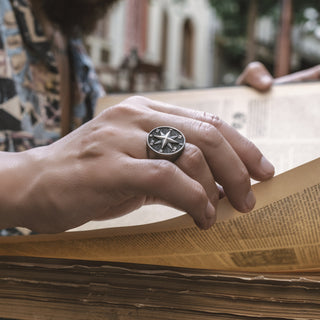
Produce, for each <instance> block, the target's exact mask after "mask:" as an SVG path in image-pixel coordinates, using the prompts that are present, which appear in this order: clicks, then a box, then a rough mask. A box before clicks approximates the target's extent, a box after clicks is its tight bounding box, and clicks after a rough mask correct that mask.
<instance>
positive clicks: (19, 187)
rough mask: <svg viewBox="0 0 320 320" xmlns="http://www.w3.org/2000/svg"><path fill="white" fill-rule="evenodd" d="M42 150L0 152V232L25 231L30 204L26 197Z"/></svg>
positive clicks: (39, 168)
mask: <svg viewBox="0 0 320 320" xmlns="http://www.w3.org/2000/svg"><path fill="white" fill-rule="evenodd" d="M41 149H42V147H41V148H35V149H32V150H28V151H24V152H19V153H10V152H0V176H1V182H0V204H1V206H0V228H11V227H28V220H29V218H30V214H31V213H32V211H31V210H30V208H32V206H33V205H32V202H34V201H35V200H36V199H34V198H30V197H29V196H28V195H29V193H30V189H32V188H33V186H34V184H35V181H36V179H37V176H38V173H39V171H41V166H42V163H43V161H42V160H43V156H42V155H43V152H42V150H41Z"/></svg>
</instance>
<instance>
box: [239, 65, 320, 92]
mask: <svg viewBox="0 0 320 320" xmlns="http://www.w3.org/2000/svg"><path fill="white" fill-rule="evenodd" d="M319 79H320V65H317V66H315V67H312V68H310V69H305V70H302V71H299V72H295V73H292V74H289V75H286V76H283V77H279V78H273V77H272V76H271V74H270V73H269V71H268V70H267V69H266V67H265V66H264V65H263V64H262V63H260V62H251V63H249V64H248V65H247V67H246V68H245V69H244V70H243V72H242V73H241V74H240V76H239V78H238V79H237V81H236V84H238V85H243V84H244V85H249V86H251V87H253V88H255V89H256V90H258V91H261V92H266V91H268V90H270V88H271V87H272V85H273V84H281V83H292V82H301V81H312V80H314V81H315V80H319Z"/></svg>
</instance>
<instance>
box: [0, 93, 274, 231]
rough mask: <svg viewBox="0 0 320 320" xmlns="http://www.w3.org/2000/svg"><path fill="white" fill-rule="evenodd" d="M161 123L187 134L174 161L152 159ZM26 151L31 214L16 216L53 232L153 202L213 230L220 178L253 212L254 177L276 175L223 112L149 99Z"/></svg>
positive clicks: (129, 102) (22, 201)
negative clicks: (150, 142) (152, 135)
mask: <svg viewBox="0 0 320 320" xmlns="http://www.w3.org/2000/svg"><path fill="white" fill-rule="evenodd" d="M161 125H164V126H172V127H175V128H177V129H178V130H180V131H182V132H183V133H184V135H185V137H186V140H187V144H186V147H185V149H184V151H183V153H182V155H181V156H180V157H179V158H178V159H177V160H176V162H175V163H171V162H169V161H166V160H159V159H156V160H151V159H147V153H146V138H147V134H148V132H149V131H151V130H152V129H153V128H155V127H157V126H161ZM27 155H28V157H27V158H29V164H28V165H27V166H28V167H29V169H28V173H26V174H25V175H26V177H27V178H26V180H28V181H27V183H24V189H23V191H21V189H20V191H21V192H22V195H20V196H19V206H18V207H19V208H23V211H24V215H23V216H21V215H20V217H19V219H20V220H19V219H16V221H19V224H20V226H24V227H28V228H30V229H32V230H35V231H38V232H50V233H51V232H60V231H63V230H66V229H70V228H73V227H76V226H79V225H81V224H83V223H85V222H87V221H90V220H95V219H99V220H100V219H110V218H113V217H117V216H120V215H123V214H126V213H128V212H130V211H132V210H134V209H137V208H139V207H141V206H142V205H146V204H152V203H162V204H165V205H169V206H172V207H175V208H178V209H180V210H183V211H185V212H187V213H189V214H190V215H191V216H192V217H193V219H194V220H195V222H196V224H197V225H198V226H199V227H200V228H204V229H207V228H209V227H210V226H211V225H212V224H213V223H214V222H215V220H216V208H217V205H218V199H219V190H218V187H217V185H216V182H218V183H219V184H220V185H222V186H223V188H224V192H225V194H226V196H227V197H228V198H229V200H230V202H231V204H232V205H233V206H234V207H235V208H236V209H238V210H239V211H241V212H247V211H250V210H251V209H252V208H253V207H254V204H255V197H254V195H253V193H252V191H251V185H250V177H253V178H254V179H257V180H266V179H269V178H271V177H272V176H273V174H274V168H273V166H272V165H271V164H270V163H269V162H268V161H267V160H266V159H265V158H264V157H263V155H262V154H261V152H260V151H259V150H258V149H257V147H256V146H254V145H253V144H252V143H251V142H249V141H248V140H247V139H246V138H244V137H243V136H241V135H240V134H239V133H238V132H237V131H236V130H235V129H233V128H232V127H230V126H229V125H227V124H226V123H225V122H223V121H222V120H220V119H219V118H218V117H215V116H214V115H212V114H209V113H204V112H199V111H195V110H190V109H184V108H180V107H176V106H172V105H168V104H164V103H161V102H157V101H153V100H149V99H147V98H143V97H131V98H129V99H126V100H124V101H123V102H121V103H120V104H118V105H116V106H113V107H111V108H109V109H107V110H105V111H104V112H102V113H101V114H100V115H99V116H98V117H96V118H95V119H93V120H91V121H90V122H88V123H86V124H85V125H83V126H82V127H80V128H78V129H77V130H75V131H74V132H72V133H71V134H69V135H67V136H66V137H64V138H62V139H61V140H59V141H57V142H56V143H54V144H52V145H49V146H46V147H41V148H36V149H33V150H30V151H27ZM30 159H31V160H30ZM30 162H31V164H30ZM25 165H26V164H25ZM0 216H1V215H0Z"/></svg>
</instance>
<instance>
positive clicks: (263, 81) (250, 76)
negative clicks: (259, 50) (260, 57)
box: [236, 61, 273, 92]
mask: <svg viewBox="0 0 320 320" xmlns="http://www.w3.org/2000/svg"><path fill="white" fill-rule="evenodd" d="M236 84H237V85H243V84H244V85H248V86H250V87H252V88H254V89H256V90H258V91H261V92H265V91H268V90H269V89H270V88H271V86H272V84H273V78H272V76H271V74H270V73H269V71H268V70H267V68H266V67H265V66H264V65H263V64H262V63H261V62H257V61H256V62H251V63H249V64H248V65H247V66H246V68H245V69H244V70H243V72H242V73H241V74H240V76H239V77H238V79H237V81H236Z"/></svg>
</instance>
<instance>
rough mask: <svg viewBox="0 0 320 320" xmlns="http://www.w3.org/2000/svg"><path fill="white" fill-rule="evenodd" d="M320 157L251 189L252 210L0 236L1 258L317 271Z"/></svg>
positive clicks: (226, 208) (224, 206)
mask: <svg viewBox="0 0 320 320" xmlns="http://www.w3.org/2000/svg"><path fill="white" fill-rule="evenodd" d="M319 178H320V158H318V159H316V160H314V161H312V162H309V163H307V164H305V165H303V166H300V167H298V168H296V169H293V170H290V171H288V172H286V173H283V174H281V175H278V176H276V177H275V178H273V179H271V180H269V181H267V182H264V183H260V184H256V185H255V186H254V191H255V194H256V196H257V204H256V207H255V210H253V211H252V212H250V213H248V214H240V213H238V212H236V211H235V210H234V209H233V208H232V207H231V206H230V204H229V203H228V201H227V200H226V199H224V200H222V201H221V202H220V204H219V210H218V216H219V221H218V222H217V223H216V225H215V226H213V227H212V228H211V229H210V230H208V231H200V230H199V229H198V228H197V227H195V226H194V225H193V222H192V220H191V218H190V217H189V216H187V215H183V216H181V217H178V218H175V219H172V220H167V221H164V222H159V223H154V224H150V225H143V226H134V227H121V228H113V229H104V230H95V231H81V232H70V233H63V234H59V235H38V236H28V237H8V238H2V239H1V238H0V255H25V256H37V257H53V258H69V259H87V260H105V261H118V262H132V263H144V264H156V265H167V266H178V267H191V268H205V269H216V270H217V269H220V270H233V271H255V272H288V271H297V270H300V271H301V270H303V271H311V270H312V271H315V270H318V271H319V270H320V234H319V228H320V214H319V213H320V179H319Z"/></svg>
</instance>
